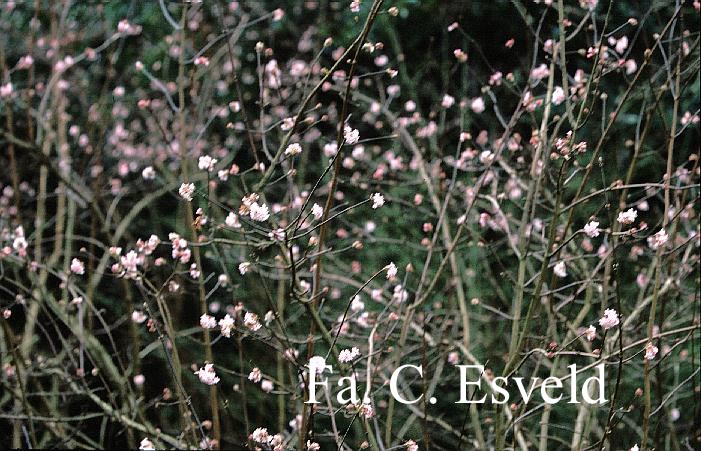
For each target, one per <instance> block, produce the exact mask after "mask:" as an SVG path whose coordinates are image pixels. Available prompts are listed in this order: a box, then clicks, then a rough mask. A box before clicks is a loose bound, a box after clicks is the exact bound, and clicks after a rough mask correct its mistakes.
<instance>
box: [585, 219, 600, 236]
mask: <svg viewBox="0 0 701 451" xmlns="http://www.w3.org/2000/svg"><path fill="white" fill-rule="evenodd" d="M584 233H586V234H587V236H588V237H590V238H596V237H597V236H599V222H598V221H589V222H587V223H586V224H584Z"/></svg>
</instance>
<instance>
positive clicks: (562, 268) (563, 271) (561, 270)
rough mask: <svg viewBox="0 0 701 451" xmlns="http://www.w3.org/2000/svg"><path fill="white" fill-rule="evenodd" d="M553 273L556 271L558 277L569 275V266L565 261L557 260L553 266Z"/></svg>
mask: <svg viewBox="0 0 701 451" xmlns="http://www.w3.org/2000/svg"><path fill="white" fill-rule="evenodd" d="M553 273H555V275H556V276H557V277H567V266H566V265H565V262H564V261H559V262H557V263H556V264H555V267H554V268H553Z"/></svg>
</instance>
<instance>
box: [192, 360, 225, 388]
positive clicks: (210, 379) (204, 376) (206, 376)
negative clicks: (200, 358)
mask: <svg viewBox="0 0 701 451" xmlns="http://www.w3.org/2000/svg"><path fill="white" fill-rule="evenodd" d="M194 374H196V375H197V377H199V378H200V382H202V383H204V384H207V385H215V384H217V383H218V382H219V380H220V379H219V378H218V377H217V374H216V373H215V372H214V364H212V363H206V364H205V365H204V368H200V369H199V370H197V371H195V373H194Z"/></svg>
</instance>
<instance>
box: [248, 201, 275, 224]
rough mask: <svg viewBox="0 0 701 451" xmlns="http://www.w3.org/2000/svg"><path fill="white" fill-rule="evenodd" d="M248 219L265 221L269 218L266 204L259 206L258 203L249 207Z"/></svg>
mask: <svg viewBox="0 0 701 451" xmlns="http://www.w3.org/2000/svg"><path fill="white" fill-rule="evenodd" d="M250 217H251V219H252V220H254V221H259V222H263V221H267V220H268V218H270V210H269V209H268V206H267V205H266V204H262V205H259V204H258V202H253V203H252V204H251V206H250Z"/></svg>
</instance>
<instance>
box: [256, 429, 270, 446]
mask: <svg viewBox="0 0 701 451" xmlns="http://www.w3.org/2000/svg"><path fill="white" fill-rule="evenodd" d="M271 439H272V438H271V437H270V434H268V430H267V429H266V428H257V429H256V430H255V431H253V433H252V434H251V440H253V441H254V442H256V443H269V442H270V440H271Z"/></svg>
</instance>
